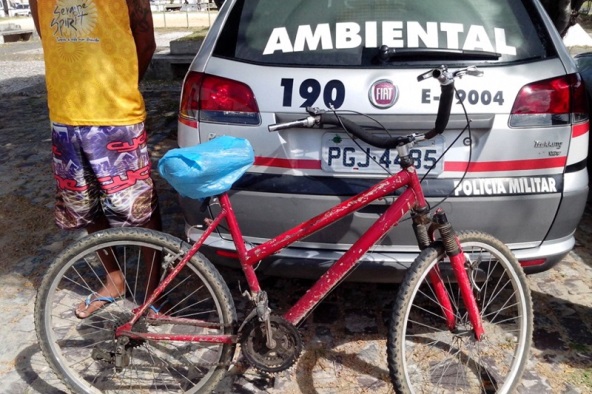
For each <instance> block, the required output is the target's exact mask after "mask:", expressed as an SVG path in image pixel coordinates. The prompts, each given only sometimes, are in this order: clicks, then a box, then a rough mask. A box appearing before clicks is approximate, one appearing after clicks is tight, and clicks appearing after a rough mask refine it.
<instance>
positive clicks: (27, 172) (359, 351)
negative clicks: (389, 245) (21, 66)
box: [0, 82, 592, 394]
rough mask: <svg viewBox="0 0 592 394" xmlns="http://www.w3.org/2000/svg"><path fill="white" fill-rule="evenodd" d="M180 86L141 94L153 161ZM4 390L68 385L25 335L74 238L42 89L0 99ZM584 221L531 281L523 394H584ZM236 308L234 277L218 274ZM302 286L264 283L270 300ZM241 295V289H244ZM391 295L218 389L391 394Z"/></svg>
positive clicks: (335, 316)
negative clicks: (276, 368)
mask: <svg viewBox="0 0 592 394" xmlns="http://www.w3.org/2000/svg"><path fill="white" fill-rule="evenodd" d="M179 89H180V86H179V83H178V82H172V83H171V82H168V83H156V82H153V83H150V84H148V85H145V86H144V87H143V91H144V94H145V97H146V102H147V106H148V109H149V120H148V124H147V127H148V130H149V133H150V141H149V142H150V145H151V150H152V152H153V159H154V160H157V159H158V158H159V157H160V156H161V155H162V154H163V153H164V152H165V151H166V150H168V149H170V148H171V147H173V146H174V145H175V129H176V112H175V111H176V107H177V103H178V97H179ZM0 165H1V168H2V171H0V206H1V207H2V209H1V210H0V250H1V251H2V252H1V253H0V311H2V317H3V324H2V325H0V327H1V328H0V332H1V335H0V338H1V340H0V377H1V378H0V380H1V381H2V385H1V387H0V392H2V393H43V394H53V393H60V392H62V390H64V387H63V386H62V385H61V384H60V382H59V381H58V380H57V379H56V377H55V376H54V375H53V374H52V373H51V372H50V370H49V368H48V366H47V364H46V362H45V361H44V359H43V357H42V355H41V354H40V350H39V346H38V345H37V341H36V338H35V333H34V327H33V317H32V313H33V303H34V298H35V291H36V288H37V287H38V285H39V282H40V279H41V276H42V275H43V273H44V272H45V269H46V267H47V265H48V264H49V263H50V262H51V260H52V259H53V257H54V256H55V255H56V253H58V252H59V251H60V250H61V249H62V248H63V247H64V245H67V244H69V243H70V242H72V241H73V240H74V239H76V238H78V237H80V236H82V233H81V232H68V233H66V232H60V231H57V230H56V228H55V227H54V225H53V218H52V206H53V181H52V177H51V170H50V140H49V128H48V121H47V110H46V102H45V92H44V89H43V87H42V85H35V86H33V87H31V88H27V89H24V90H21V91H20V92H17V93H13V94H10V95H0ZM157 185H158V189H159V193H160V199H161V202H162V210H163V216H164V221H165V222H164V226H165V231H168V232H171V233H173V234H175V235H177V236H180V235H181V231H182V226H181V218H180V215H179V211H178V206H177V203H176V197H175V194H174V193H173V192H172V191H171V189H170V188H169V187H168V186H167V185H166V184H165V183H164V182H163V181H162V180H160V179H157ZM591 219H592V215H591V213H590V211H589V210H588V211H587V212H586V215H585V216H584V219H583V221H582V223H581V225H580V227H579V229H578V233H577V239H578V245H577V247H576V248H575V249H574V251H573V252H572V253H570V254H569V256H567V257H566V258H565V259H564V260H563V261H562V262H561V263H560V264H559V265H558V266H557V267H556V268H555V269H553V270H551V271H548V272H546V273H542V274H537V275H533V276H531V277H529V283H530V287H531V289H532V292H533V298H534V309H535V337H534V344H533V351H532V357H531V359H530V361H529V363H528V366H527V371H526V373H525V376H524V379H523V382H522V385H521V387H520V389H519V392H520V393H536V394H546V393H590V392H592V351H591V350H592V335H591V334H590V333H591V332H592V313H591V312H592V289H591V284H592V267H591V262H592V258H591V256H590V254H591V253H592V249H591V246H590V245H592V243H590V239H591V235H592V220H591ZM225 275H227V278H228V279H229V283H230V285H231V287H232V290H233V293H234V295H235V296H236V302H237V304H238V305H241V304H243V303H244V302H243V301H242V299H241V297H240V295H239V291H238V286H237V284H236V281H235V279H234V277H235V274H234V273H232V272H225ZM308 285H309V282H306V281H298V280H287V279H273V278H268V279H265V281H264V287H268V288H270V289H271V291H270V298H271V299H272V300H282V301H281V302H280V304H281V303H283V302H284V301H286V300H285V298H286V294H292V295H293V294H297V293H298V292H299V291H301V290H302V289H304V288H305V287H306V286H308ZM243 288H244V287H243ZM395 291H396V287H393V286H387V285H371V284H353V283H346V284H344V285H343V286H342V287H340V288H339V289H338V290H336V292H334V293H333V294H331V295H330V296H329V298H328V299H327V300H326V301H324V302H323V304H322V305H321V306H320V307H319V308H318V309H317V310H316V311H315V313H314V314H313V316H311V317H310V318H309V319H308V320H307V321H306V322H305V323H304V326H303V327H302V333H303V337H304V339H305V350H304V352H303V354H302V357H301V358H300V360H299V362H298V363H297V364H296V366H294V367H293V368H292V369H291V370H290V371H288V372H285V373H281V374H278V375H276V376H274V377H271V378H270V377H265V376H262V375H260V374H258V373H257V372H256V371H254V370H252V369H249V370H247V371H245V373H244V374H243V375H241V376H239V377H237V379H236V380H235V382H234V384H232V383H231V382H230V380H229V381H227V382H225V383H226V385H225V386H224V387H223V389H222V391H224V392H234V393H300V392H301V393H319V394H320V393H364V392H372V393H389V392H392V388H391V387H390V383H389V381H388V374H387V367H386V361H385V339H384V338H385V330H386V328H385V321H386V319H387V317H388V316H389V308H390V306H391V302H392V300H393V298H394V294H395Z"/></svg>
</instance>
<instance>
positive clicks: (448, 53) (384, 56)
mask: <svg viewBox="0 0 592 394" xmlns="http://www.w3.org/2000/svg"><path fill="white" fill-rule="evenodd" d="M500 57H502V55H501V53H497V52H486V51H470V50H465V49H440V48H396V49H395V48H389V47H388V46H387V45H383V46H381V47H380V48H378V54H377V55H376V60H377V62H378V63H388V62H390V61H392V60H397V59H414V58H417V59H418V60H419V59H421V60H430V59H433V60H498V59H499V58H500Z"/></svg>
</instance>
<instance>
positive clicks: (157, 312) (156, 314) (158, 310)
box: [148, 299, 169, 319]
mask: <svg viewBox="0 0 592 394" xmlns="http://www.w3.org/2000/svg"><path fill="white" fill-rule="evenodd" d="M168 304H169V300H168V299H165V300H164V301H163V302H162V304H160V307H158V308H157V307H155V306H154V305H150V308H149V309H150V311H151V312H153V313H152V314H150V313H149V314H148V317H149V318H150V319H158V318H159V317H162V316H166V315H165V312H168V310H167V307H166V306H167V305H168ZM161 311H162V312H161Z"/></svg>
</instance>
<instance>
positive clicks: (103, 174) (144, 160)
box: [52, 123, 157, 229]
mask: <svg viewBox="0 0 592 394" xmlns="http://www.w3.org/2000/svg"><path fill="white" fill-rule="evenodd" d="M146 139H147V138H146V131H145V130H144V124H143V123H140V124H137V125H132V126H66V125H62V124H58V123H52V143H53V172H54V177H55V179H56V184H57V193H56V208H55V215H56V223H57V225H58V226H59V227H61V228H65V229H73V228H79V227H85V226H86V225H88V224H90V223H92V222H94V221H95V219H97V218H98V217H99V216H100V215H105V217H106V218H107V220H108V221H109V224H110V225H111V226H112V227H123V226H140V225H143V224H145V223H146V222H147V221H148V220H149V219H150V217H151V215H152V213H153V212H154V210H155V209H156V206H157V198H156V193H155V191H154V184H153V182H152V179H151V178H150V168H151V163H150V157H149V155H148V148H147V144H146Z"/></svg>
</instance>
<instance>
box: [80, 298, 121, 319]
mask: <svg viewBox="0 0 592 394" xmlns="http://www.w3.org/2000/svg"><path fill="white" fill-rule="evenodd" d="M93 296H94V293H93V294H89V295H88V297H86V299H85V300H84V305H85V308H84V309H83V310H78V309H75V310H74V314H75V315H76V317H77V318H79V319H86V318H88V317H91V316H92V315H94V314H95V313H96V312H98V311H100V310H101V309H103V308H105V307H106V306H107V305H110V304H112V303H114V302H116V301H118V300H120V299H122V298H123V296H119V297H106V296H97V297H95V298H93ZM98 301H100V302H104V304H103V305H101V306H100V307H98V308H97V309H95V310H94V311H92V312H91V313H90V314H89V315H88V316H80V315H79V314H78V313H80V312H85V311H86V310H87V309H88V307H89V306H90V305H91V304H92V303H93V302H98Z"/></svg>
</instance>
